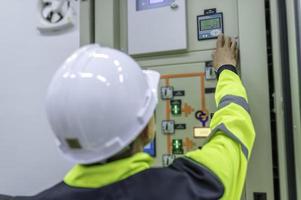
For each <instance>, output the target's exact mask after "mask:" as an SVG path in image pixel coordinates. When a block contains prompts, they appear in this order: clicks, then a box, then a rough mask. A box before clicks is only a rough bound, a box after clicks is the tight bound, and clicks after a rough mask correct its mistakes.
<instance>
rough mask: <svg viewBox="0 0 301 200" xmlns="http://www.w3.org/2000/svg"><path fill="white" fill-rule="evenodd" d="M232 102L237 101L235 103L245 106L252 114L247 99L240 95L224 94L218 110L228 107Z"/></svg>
mask: <svg viewBox="0 0 301 200" xmlns="http://www.w3.org/2000/svg"><path fill="white" fill-rule="evenodd" d="M230 103H235V104H238V105H240V106H241V107H243V108H244V109H245V110H246V111H247V112H248V113H249V114H250V107H249V104H248V102H247V101H246V99H245V98H243V97H240V96H235V95H226V96H224V97H223V98H222V99H221V101H220V103H219V105H218V110H220V109H222V108H224V107H226V106H227V105H229V104H230Z"/></svg>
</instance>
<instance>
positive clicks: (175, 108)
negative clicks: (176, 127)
mask: <svg viewBox="0 0 301 200" xmlns="http://www.w3.org/2000/svg"><path fill="white" fill-rule="evenodd" d="M170 104H171V114H173V115H181V114H182V109H181V107H182V101H181V100H171V101H170Z"/></svg>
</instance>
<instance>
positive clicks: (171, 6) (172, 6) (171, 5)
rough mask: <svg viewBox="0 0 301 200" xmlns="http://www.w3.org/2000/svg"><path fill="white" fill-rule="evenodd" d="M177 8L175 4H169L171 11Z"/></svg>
mask: <svg viewBox="0 0 301 200" xmlns="http://www.w3.org/2000/svg"><path fill="white" fill-rule="evenodd" d="M178 7H179V5H178V4H177V3H176V2H173V3H172V4H170V8H171V9H174V10H175V9H177V8H178Z"/></svg>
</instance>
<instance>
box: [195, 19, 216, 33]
mask: <svg viewBox="0 0 301 200" xmlns="http://www.w3.org/2000/svg"><path fill="white" fill-rule="evenodd" d="M220 27H221V23H220V19H219V18H214V19H205V20H201V21H200V29H201V31H204V30H212V29H218V28H220Z"/></svg>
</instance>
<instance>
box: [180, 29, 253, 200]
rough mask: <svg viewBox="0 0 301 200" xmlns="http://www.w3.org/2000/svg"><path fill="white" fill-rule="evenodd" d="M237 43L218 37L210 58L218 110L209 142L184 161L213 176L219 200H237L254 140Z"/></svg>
mask: <svg viewBox="0 0 301 200" xmlns="http://www.w3.org/2000/svg"><path fill="white" fill-rule="evenodd" d="M236 46H237V44H236V41H234V40H231V39H230V38H229V37H224V36H223V35H220V36H219V38H218V41H217V50H216V52H215V54H214V56H213V58H214V62H213V64H214V67H215V68H216V70H217V74H218V83H217V89H216V94H215V100H216V104H217V107H218V110H217V112H216V113H215V114H214V117H213V119H212V121H211V124H210V128H211V130H212V132H211V135H210V137H209V140H208V142H207V143H206V144H205V145H204V146H203V148H202V149H201V150H196V151H192V152H189V153H187V154H186V157H188V158H190V159H192V160H194V161H196V162H197V163H199V164H201V165H202V166H204V167H206V168H207V169H208V170H209V171H211V172H212V173H213V174H215V175H216V176H217V177H218V178H219V179H220V181H221V183H222V184H223V186H224V195H223V198H222V199H227V200H229V199H240V197H241V193H242V191H243V186H244V182H245V177H246V172H247V164H248V160H249V158H250V155H251V151H252V147H253V143H254V140H255V130H254V127H253V123H252V119H251V116H250V111H249V106H248V99H247V94H246V91H245V88H244V86H243V85H242V82H241V80H240V77H239V76H238V75H237V71H236V64H237V63H236V62H237V61H236V60H237V59H236V55H237V47H236Z"/></svg>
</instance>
